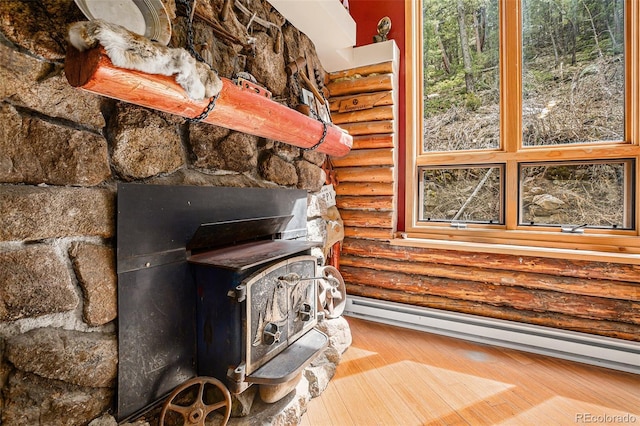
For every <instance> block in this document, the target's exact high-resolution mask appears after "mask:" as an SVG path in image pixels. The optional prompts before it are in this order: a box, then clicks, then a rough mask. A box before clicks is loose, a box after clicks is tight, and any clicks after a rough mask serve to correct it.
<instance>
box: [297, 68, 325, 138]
mask: <svg viewBox="0 0 640 426" xmlns="http://www.w3.org/2000/svg"><path fill="white" fill-rule="evenodd" d="M293 81H294V83H295V85H296V87H297V88H298V93H299V96H300V98H301V99H302V87H301V86H300V82H299V81H298V74H297V73H296V74H293ZM309 111H311V114H312V115H313V116H314V118H315V119H316V120H318V121H319V122H321V123H322V137H320V140H319V141H318V142H317V143H316V144H315V145H313V146H311V147H309V148H302V149H304V150H306V151H314V150H316V149H317V148H318V147H319V146H320V145H322V144H323V143H324V139H325V138H326V137H327V130H328V126H327V123H326V122H325V121H324V120H323V119H322V117H320V116H319V115H318V113H317V112H316V111H315V110H314V109H313V108H311V105H309Z"/></svg>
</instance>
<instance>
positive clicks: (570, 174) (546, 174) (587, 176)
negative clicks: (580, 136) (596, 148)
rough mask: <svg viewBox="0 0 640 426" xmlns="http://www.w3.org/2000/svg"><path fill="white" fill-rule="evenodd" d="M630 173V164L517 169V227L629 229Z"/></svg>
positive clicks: (567, 165)
mask: <svg viewBox="0 0 640 426" xmlns="http://www.w3.org/2000/svg"><path fill="white" fill-rule="evenodd" d="M630 169H631V161H621V162H612V163H565V164H552V165H544V164H536V165H526V166H521V168H520V182H521V187H520V215H521V224H523V225H554V226H562V225H565V226H567V225H569V226H584V227H605V228H620V229H630V228H632V227H633V225H632V218H631V217H629V215H628V214H627V213H626V209H625V206H628V205H630V200H627V199H626V198H627V195H626V194H629V193H630V192H631V191H629V190H628V188H627V186H628V184H627V182H629V178H630V175H632V173H631V172H630Z"/></svg>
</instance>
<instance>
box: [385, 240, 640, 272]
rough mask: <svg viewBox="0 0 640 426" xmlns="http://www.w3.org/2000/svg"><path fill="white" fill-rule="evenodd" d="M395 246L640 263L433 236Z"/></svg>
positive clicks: (636, 258)
mask: <svg viewBox="0 0 640 426" xmlns="http://www.w3.org/2000/svg"><path fill="white" fill-rule="evenodd" d="M390 244H391V245H393V246H402V247H418V248H431V249H438V250H457V251H468V252H476V253H493V254H509V255H515V256H534V257H546V258H553V259H572V260H584V261H591V262H611V263H624V264H630V265H640V254H633V253H617V252H606V251H593V250H581V249H565V248H554V247H535V246H526V245H515V244H490V243H479V242H469V241H447V240H437V239H429V238H415V237H404V238H402V237H400V238H394V239H392V240H391V241H390Z"/></svg>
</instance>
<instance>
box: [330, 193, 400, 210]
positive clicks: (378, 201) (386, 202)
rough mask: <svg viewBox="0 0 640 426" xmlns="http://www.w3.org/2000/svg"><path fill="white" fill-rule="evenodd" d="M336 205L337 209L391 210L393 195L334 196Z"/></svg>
mask: <svg viewBox="0 0 640 426" xmlns="http://www.w3.org/2000/svg"><path fill="white" fill-rule="evenodd" d="M336 205H337V206H338V209H347V210H375V211H393V208H394V206H395V204H394V202H393V197H392V196H388V195H386V196H382V197H357V196H352V197H350V196H341V197H336Z"/></svg>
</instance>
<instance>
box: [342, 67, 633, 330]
mask: <svg viewBox="0 0 640 426" xmlns="http://www.w3.org/2000/svg"><path fill="white" fill-rule="evenodd" d="M371 69H373V70H374V71H370V70H371ZM369 72H375V73H378V74H380V75H378V76H376V78H375V79H374V78H370V79H367V80H365V81H361V82H360V83H359V84H358V85H357V87H359V88H362V87H365V86H367V87H371V86H373V85H379V84H380V81H381V80H385V78H382V79H380V77H381V76H383V77H384V76H388V74H389V73H391V67H390V66H389V65H384V66H383V65H378V66H374V67H373V68H369V69H367V67H364V68H362V69H354V70H349V71H345V72H342V73H339V75H338V74H331V75H330V77H329V78H330V80H331V79H334V80H336V85H334V86H333V87H338V88H339V89H340V93H341V95H340V96H337V97H335V98H332V99H331V100H330V101H331V105H332V109H333V110H334V116H336V115H337V116H338V117H340V118H339V120H341V121H342V122H343V124H341V125H340V126H341V127H343V128H345V129H347V130H349V131H350V132H351V134H352V136H353V137H354V138H353V149H352V151H351V152H350V153H349V154H348V155H347V156H345V157H342V158H336V159H333V165H334V167H335V169H336V175H337V177H338V180H339V184H338V186H337V187H336V194H337V200H336V202H337V205H338V208H339V209H340V212H341V215H342V218H343V220H344V224H345V240H344V242H343V245H342V252H341V258H340V271H341V272H342V275H343V277H344V279H345V282H346V285H347V293H349V294H351V295H358V296H364V297H371V298H375V299H382V300H389V301H393V302H399V303H407V304H410V305H417V306H425V307H429V308H436V309H444V310H448V311H455V312H461V313H466V314H473V315H480V316H485V317H491V318H497V319H504V320H510V321H517V322H523V323H528V324H535V325H541V326H547V327H555V328H561V329H565V330H573V331H579V332H585V333H591V334H595V335H602V336H608V337H615V338H620V339H625V340H633V341H640V266H636V265H624V264H618V263H616V264H613V263H607V262H592V261H578V260H566V259H553V258H543V257H532V256H530V257H528V256H519V255H505V254H492V253H478V252H465V251H455V250H435V249H427V248H414V247H404V246H394V245H391V244H390V243H389V240H390V239H391V238H393V237H394V229H395V228H394V226H395V225H394V222H395V214H396V213H397V212H396V211H395V200H396V199H397V198H396V197H397V194H396V192H395V191H396V189H395V188H396V185H395V179H396V178H395V175H394V174H393V171H394V168H395V142H396V135H395V134H394V133H393V121H394V120H396V119H397V117H395V116H394V117H393V118H392V119H389V118H387V117H388V115H386V116H384V117H385V118H380V119H378V120H373V119H372V117H383V115H376V114H378V112H374V111H368V112H364V113H363V112H362V111H361V110H357V111H356V110H355V109H357V108H358V105H359V103H360V102H361V101H364V102H368V103H369V104H370V105H371V109H372V110H375V109H376V108H379V107H380V106H381V105H387V106H388V104H387V102H388V101H387V99H388V97H387V96H386V95H385V94H384V93H382V92H380V93H379V94H377V93H376V94H375V96H370V94H366V93H360V92H354V91H352V89H350V88H349V87H348V80H349V78H350V79H352V80H353V79H359V78H364V77H366V76H367V73H369ZM386 81H387V82H386V83H385V84H389V80H388V79H387V80H386ZM338 82H339V85H337V83H338ZM331 84H332V82H330V83H329V86H330V87H331ZM345 93H349V95H348V96H345ZM332 95H333V93H332ZM365 95H366V96H365ZM353 99H357V103H356V104H353V102H352V101H353ZM383 99H384V100H383ZM372 100H373V101H372ZM350 101H351V102H352V104H351V105H350V104H349V102H350ZM341 107H342V111H343V112H338V111H339V110H340V108H341ZM352 109H353V110H352ZM345 111H346V112H345ZM387 114H388V113H387ZM359 119H361V120H363V121H359ZM390 176H392V177H393V179H394V181H393V182H389V181H388V180H389V179H390Z"/></svg>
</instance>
